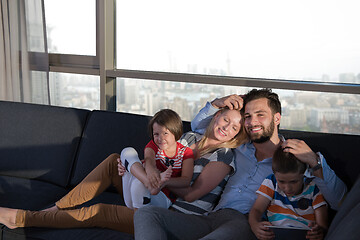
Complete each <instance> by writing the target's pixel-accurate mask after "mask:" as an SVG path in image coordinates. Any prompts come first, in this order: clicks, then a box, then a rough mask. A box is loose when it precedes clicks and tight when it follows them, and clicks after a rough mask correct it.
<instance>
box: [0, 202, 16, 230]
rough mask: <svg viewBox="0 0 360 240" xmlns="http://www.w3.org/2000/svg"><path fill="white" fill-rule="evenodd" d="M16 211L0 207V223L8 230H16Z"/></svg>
mask: <svg viewBox="0 0 360 240" xmlns="http://www.w3.org/2000/svg"><path fill="white" fill-rule="evenodd" d="M16 213H17V209H12V208H4V207H0V223H2V224H4V225H5V226H6V227H8V228H10V229H14V228H17V226H16V224H15V219H16Z"/></svg>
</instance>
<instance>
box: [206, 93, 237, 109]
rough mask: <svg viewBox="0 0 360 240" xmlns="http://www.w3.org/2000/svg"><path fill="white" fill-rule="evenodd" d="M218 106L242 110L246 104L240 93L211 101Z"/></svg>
mask: <svg viewBox="0 0 360 240" xmlns="http://www.w3.org/2000/svg"><path fill="white" fill-rule="evenodd" d="M211 104H212V105H213V106H214V107H216V108H224V107H228V108H229V109H234V110H240V109H242V107H243V105H244V100H243V99H242V97H241V96H240V95H237V94H233V95H229V96H226V97H222V98H217V99H215V100H214V101H212V102H211Z"/></svg>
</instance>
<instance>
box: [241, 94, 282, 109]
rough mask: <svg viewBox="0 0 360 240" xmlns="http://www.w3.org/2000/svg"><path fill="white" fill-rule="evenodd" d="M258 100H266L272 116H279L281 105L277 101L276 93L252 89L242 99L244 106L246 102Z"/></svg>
mask: <svg viewBox="0 0 360 240" xmlns="http://www.w3.org/2000/svg"><path fill="white" fill-rule="evenodd" d="M260 98H266V99H267V100H268V105H269V107H270V109H271V111H272V113H273V114H275V113H280V114H281V103H280V100H279V96H278V95H277V94H276V93H273V92H272V90H271V89H269V88H263V89H253V90H251V91H250V92H248V93H247V94H246V95H245V97H244V106H245V105H246V104H247V103H248V102H250V101H252V100H256V99H260ZM243 109H244V108H243Z"/></svg>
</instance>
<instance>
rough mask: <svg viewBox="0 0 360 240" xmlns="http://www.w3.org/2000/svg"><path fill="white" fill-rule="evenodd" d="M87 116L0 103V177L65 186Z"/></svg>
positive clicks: (80, 112) (75, 111)
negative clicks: (34, 180) (41, 181)
mask: <svg viewBox="0 0 360 240" xmlns="http://www.w3.org/2000/svg"><path fill="white" fill-rule="evenodd" d="M88 113H89V111H87V110H80V109H73V108H63V107H53V106H45V105H37V104H27V103H16V102H6V101H0V136H1V137H0V175H7V176H13V177H21V178H27V179H37V180H43V181H46V182H50V183H54V184H56V185H59V186H66V185H67V184H68V181H69V178H70V169H71V167H72V165H73V163H74V159H75V156H76V151H77V148H78V144H79V141H80V138H81V134H82V130H83V127H84V125H85V122H86V118H87V114H88Z"/></svg>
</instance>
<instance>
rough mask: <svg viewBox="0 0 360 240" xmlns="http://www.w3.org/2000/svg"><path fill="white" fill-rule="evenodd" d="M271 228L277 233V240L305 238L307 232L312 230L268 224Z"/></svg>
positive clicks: (299, 239)
mask: <svg viewBox="0 0 360 240" xmlns="http://www.w3.org/2000/svg"><path fill="white" fill-rule="evenodd" d="M266 227H268V228H271V230H272V231H273V232H274V233H275V240H288V239H291V240H305V239H306V233H307V231H309V230H310V228H309V227H307V228H300V227H292V226H268V225H267V226H266Z"/></svg>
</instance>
